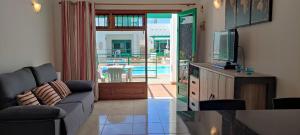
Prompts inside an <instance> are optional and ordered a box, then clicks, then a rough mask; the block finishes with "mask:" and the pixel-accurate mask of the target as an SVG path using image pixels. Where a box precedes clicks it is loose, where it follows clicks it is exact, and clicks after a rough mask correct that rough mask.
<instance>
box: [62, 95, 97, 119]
mask: <svg viewBox="0 0 300 135" xmlns="http://www.w3.org/2000/svg"><path fill="white" fill-rule="evenodd" d="M65 103H82V108H83V111H84V112H85V113H87V114H89V113H91V111H92V105H93V103H94V94H93V92H81V93H73V94H71V95H69V96H67V97H66V98H64V99H63V100H62V101H61V102H60V104H65Z"/></svg>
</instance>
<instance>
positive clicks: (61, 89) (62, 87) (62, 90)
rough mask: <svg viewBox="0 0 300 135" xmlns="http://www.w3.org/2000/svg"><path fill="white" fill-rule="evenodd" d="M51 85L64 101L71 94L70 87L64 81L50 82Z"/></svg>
mask: <svg viewBox="0 0 300 135" xmlns="http://www.w3.org/2000/svg"><path fill="white" fill-rule="evenodd" d="M50 85H51V86H52V87H53V88H54V90H55V91H56V92H57V93H58V94H59V95H60V97H61V98H62V99H63V98H65V97H66V96H68V95H70V94H71V90H70V89H69V88H68V86H67V85H66V84H65V83H64V82H63V81H60V80H57V81H53V82H50Z"/></svg>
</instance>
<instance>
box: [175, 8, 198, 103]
mask: <svg viewBox="0 0 300 135" xmlns="http://www.w3.org/2000/svg"><path fill="white" fill-rule="evenodd" d="M196 13H197V10H196V9H191V10H187V11H184V12H181V13H179V14H178V68H177V69H178V72H177V73H178V78H177V98H178V100H179V101H181V102H184V103H187V101H188V71H189V69H188V68H189V63H190V62H192V61H193V58H194V56H195V47H196V24H197V23H196Z"/></svg>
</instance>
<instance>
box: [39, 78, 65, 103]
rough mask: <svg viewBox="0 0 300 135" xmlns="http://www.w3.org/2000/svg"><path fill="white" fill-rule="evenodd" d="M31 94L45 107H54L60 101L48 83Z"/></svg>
mask: <svg viewBox="0 0 300 135" xmlns="http://www.w3.org/2000/svg"><path fill="white" fill-rule="evenodd" d="M33 92H34V94H35V95H36V97H37V98H38V99H40V100H41V101H42V103H43V104H45V105H49V106H54V105H55V104H56V103H58V102H59V101H61V98H60V97H59V95H58V94H57V93H56V92H55V90H54V89H53V88H52V87H51V86H50V85H49V84H48V83H47V84H44V85H42V86H40V87H38V88H36V89H35V90H33Z"/></svg>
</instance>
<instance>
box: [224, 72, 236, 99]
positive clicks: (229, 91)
mask: <svg viewBox="0 0 300 135" xmlns="http://www.w3.org/2000/svg"><path fill="white" fill-rule="evenodd" d="M226 99H234V78H231V77H226Z"/></svg>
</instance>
